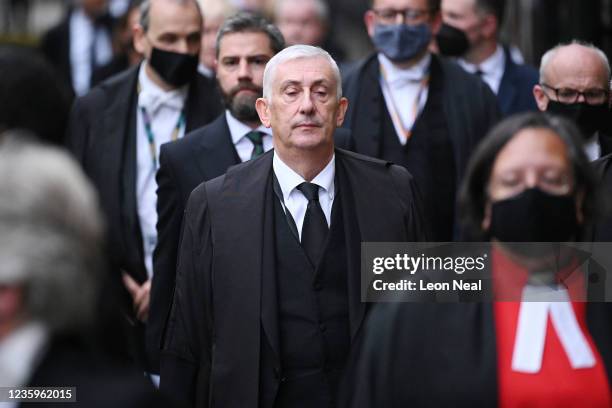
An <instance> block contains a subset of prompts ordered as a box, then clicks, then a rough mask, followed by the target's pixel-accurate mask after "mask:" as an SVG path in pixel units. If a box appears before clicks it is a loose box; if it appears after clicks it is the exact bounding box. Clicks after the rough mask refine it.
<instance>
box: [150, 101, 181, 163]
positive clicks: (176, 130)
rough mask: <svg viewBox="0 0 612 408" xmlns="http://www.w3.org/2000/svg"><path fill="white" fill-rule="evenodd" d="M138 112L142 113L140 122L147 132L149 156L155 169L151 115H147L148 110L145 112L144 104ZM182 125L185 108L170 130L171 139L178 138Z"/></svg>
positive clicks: (155, 156) (155, 151)
mask: <svg viewBox="0 0 612 408" xmlns="http://www.w3.org/2000/svg"><path fill="white" fill-rule="evenodd" d="M140 113H141V114H142V122H143V124H144V128H145V133H146V134H147V140H148V141H149V150H150V151H151V158H152V159H153V168H154V169H157V149H156V147H155V134H154V133H153V129H152V128H151V117H150V116H149V112H147V110H146V109H145V107H144V106H141V107H140ZM184 126H185V109H183V110H182V111H181V114H180V116H179V118H178V121H177V122H176V126H174V130H173V131H172V141H175V140H176V139H178V136H179V132H180V131H181V128H182V127H184Z"/></svg>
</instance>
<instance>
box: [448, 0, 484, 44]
mask: <svg viewBox="0 0 612 408" xmlns="http://www.w3.org/2000/svg"><path fill="white" fill-rule="evenodd" d="M441 9H442V21H444V23H446V24H448V25H450V26H452V27H455V28H458V29H460V30H461V31H463V32H464V33H465V35H466V36H467V38H468V41H469V42H470V46H474V45H476V44H478V43H479V42H480V41H481V40H482V28H483V25H484V24H485V21H484V15H483V14H481V13H479V12H478V11H477V10H476V0H442V3H441Z"/></svg>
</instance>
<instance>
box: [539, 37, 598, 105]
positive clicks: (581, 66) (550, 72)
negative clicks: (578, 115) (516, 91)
mask: <svg viewBox="0 0 612 408" xmlns="http://www.w3.org/2000/svg"><path fill="white" fill-rule="evenodd" d="M540 82H541V84H543V85H536V86H535V87H534V89H533V94H534V97H535V99H536V103H537V105H538V108H539V109H540V110H541V111H546V110H547V109H548V103H549V102H550V101H551V100H552V101H559V102H561V103H568V104H569V103H572V100H570V99H564V97H563V96H564V94H565V93H571V92H570V91H579V92H587V93H594V94H596V93H598V92H597V91H599V93H601V91H602V90H604V91H605V90H607V89H608V87H609V83H608V73H607V70H606V68H605V66H604V64H603V62H602V60H601V58H600V57H599V56H598V55H597V54H596V53H595V52H594V51H593V50H591V49H589V48H586V47H583V46H581V45H577V44H573V45H569V46H567V47H564V48H562V49H560V50H559V51H557V53H556V55H554V56H553V58H552V60H551V61H549V63H548V67H547V71H546V75H545V78H540ZM553 88H555V89H557V90H559V91H558V92H556V91H555V90H554V89H553ZM559 97H561V99H559ZM607 101H608V96H607V95H603V96H602V98H601V100H599V99H597V98H595V99H592V100H591V101H589V103H590V102H598V103H591V104H593V105H599V104H603V103H606V102H607ZM575 102H577V103H584V102H587V101H586V100H585V97H584V95H579V96H578V99H577V100H576V101H575Z"/></svg>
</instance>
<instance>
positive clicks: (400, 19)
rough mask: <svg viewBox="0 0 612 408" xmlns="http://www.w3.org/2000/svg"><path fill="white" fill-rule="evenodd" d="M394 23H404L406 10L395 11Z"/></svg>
mask: <svg viewBox="0 0 612 408" xmlns="http://www.w3.org/2000/svg"><path fill="white" fill-rule="evenodd" d="M395 24H406V12H405V11H396V12H395Z"/></svg>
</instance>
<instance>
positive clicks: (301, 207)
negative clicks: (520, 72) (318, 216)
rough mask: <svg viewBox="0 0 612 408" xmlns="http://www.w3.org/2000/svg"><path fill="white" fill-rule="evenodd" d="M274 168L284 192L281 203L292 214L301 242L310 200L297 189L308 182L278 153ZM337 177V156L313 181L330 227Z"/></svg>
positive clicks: (273, 160) (273, 161) (274, 159)
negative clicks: (335, 179) (317, 187)
mask: <svg viewBox="0 0 612 408" xmlns="http://www.w3.org/2000/svg"><path fill="white" fill-rule="evenodd" d="M272 168H273V169H274V174H275V175H276V179H277V180H278V184H279V185H280V188H281V191H282V192H283V201H282V202H281V203H282V204H283V208H284V209H285V211H287V210H289V213H291V216H292V217H293V220H294V221H295V226H296V227H297V230H298V234H299V237H300V241H301V239H302V226H303V225H304V217H305V216H306V208H307V207H308V200H307V199H306V197H304V194H302V192H301V191H300V190H298V189H297V186H299V185H300V184H302V183H303V182H305V181H306V180H304V178H303V177H302V176H300V175H299V174H297V173H296V172H295V171H293V170H292V169H291V168H290V167H289V166H287V165H286V164H285V163H284V162H283V161H282V160H281V158H280V157H278V155H277V154H276V152H275V153H274V158H273V159H272ZM335 175H336V156H335V155H334V156H333V157H332V159H331V160H330V161H329V163H328V164H327V166H325V168H324V169H323V170H321V172H320V173H319V174H317V176H316V177H315V178H313V179H312V181H311V183H313V184H317V185H318V186H319V203H320V204H321V208H322V209H323V214H325V219H326V221H327V225H328V226H329V225H330V223H331V211H332V205H333V204H334V195H335V184H334V177H335Z"/></svg>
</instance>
